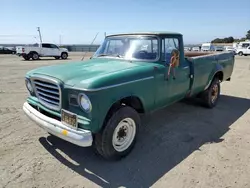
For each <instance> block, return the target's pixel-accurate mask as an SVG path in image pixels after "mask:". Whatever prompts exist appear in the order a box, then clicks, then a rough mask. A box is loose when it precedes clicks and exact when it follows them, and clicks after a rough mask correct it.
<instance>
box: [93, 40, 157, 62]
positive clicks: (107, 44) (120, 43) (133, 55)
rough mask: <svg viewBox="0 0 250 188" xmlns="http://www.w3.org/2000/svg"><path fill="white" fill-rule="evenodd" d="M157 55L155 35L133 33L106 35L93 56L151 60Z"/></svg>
mask: <svg viewBox="0 0 250 188" xmlns="http://www.w3.org/2000/svg"><path fill="white" fill-rule="evenodd" d="M158 55H159V49H158V39H157V37H155V36H136V35H133V36H114V37H107V38H106V39H105V41H104V42H103V43H102V45H101V46H100V47H99V48H98V50H97V51H96V53H95V54H94V56H93V57H94V58H98V57H108V58H110V57H111V58H122V59H126V60H149V61H153V60H156V59H157V58H158Z"/></svg>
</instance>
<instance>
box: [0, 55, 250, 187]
mask: <svg viewBox="0 0 250 188" xmlns="http://www.w3.org/2000/svg"><path fill="white" fill-rule="evenodd" d="M80 58H81V56H79V54H76V53H75V54H71V55H70V60H68V61H74V60H79V59H80ZM63 62H65V61H63V60H54V59H53V58H52V59H49V58H43V59H42V60H40V61H23V60H22V59H21V58H19V57H16V56H14V55H0V187H18V188H21V187H42V188H45V187H46V188H47V187H53V188H54V187H136V188H139V187H168V188H170V187H177V188H198V187H201V188H203V187H214V188H220V187H223V188H249V187H250V179H249V177H250V143H249V142H250V110H249V107H250V57H236V62H235V68H234V72H233V76H232V80H231V81H230V82H224V83H223V84H222V88H221V89H222V95H221V99H220V102H219V103H218V106H217V107H216V108H214V109H212V110H209V109H205V108H203V107H201V106H199V105H197V103H195V102H194V101H186V102H180V103H176V104H174V105H172V106H170V107H167V108H165V109H162V110H160V111H158V112H155V113H154V114H152V115H150V116H148V117H146V118H144V119H143V122H144V123H143V124H144V125H145V126H144V127H143V129H142V130H141V133H140V136H139V139H138V142H137V145H136V147H135V148H134V150H133V152H132V153H131V154H130V155H129V156H128V157H127V158H125V159H124V160H122V161H118V162H107V161H105V160H103V159H102V158H100V157H99V156H97V155H95V154H94V153H93V149H92V148H80V147H77V146H74V145H72V144H70V143H68V142H65V141H63V140H60V139H58V138H54V137H51V136H49V135H48V134H47V133H46V132H45V131H43V130H42V129H40V128H39V127H38V126H36V125H35V123H33V122H31V121H30V120H29V119H28V118H27V117H26V116H25V114H24V113H23V111H22V105H23V103H24V101H25V99H26V97H27V94H28V93H27V91H26V88H25V85H24V75H25V73H26V72H27V71H28V70H31V69H33V68H36V67H40V66H44V65H51V64H59V63H63Z"/></svg>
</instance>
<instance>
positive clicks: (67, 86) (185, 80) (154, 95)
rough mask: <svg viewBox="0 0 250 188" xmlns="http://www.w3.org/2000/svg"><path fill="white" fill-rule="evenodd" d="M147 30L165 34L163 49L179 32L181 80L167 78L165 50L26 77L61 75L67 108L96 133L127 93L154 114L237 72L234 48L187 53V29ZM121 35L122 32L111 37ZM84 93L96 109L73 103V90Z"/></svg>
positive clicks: (35, 102) (62, 67)
mask: <svg viewBox="0 0 250 188" xmlns="http://www.w3.org/2000/svg"><path fill="white" fill-rule="evenodd" d="M146 34H147V35H152V36H157V37H159V43H158V47H159V49H160V50H161V49H162V42H161V38H163V37H174V38H176V39H178V40H179V51H180V65H179V67H176V68H175V76H176V79H173V75H172V74H171V75H170V76H169V79H167V77H168V76H167V72H168V68H169V67H168V65H165V64H166V62H164V61H163V60H164V56H163V53H160V55H159V58H158V59H155V60H154V61H145V60H136V61H133V60H132V61H130V60H126V59H123V58H117V57H116V58H114V57H93V58H92V59H90V60H87V61H79V62H74V63H64V64H61V65H53V66H46V67H41V68H38V69H35V70H32V71H30V72H28V73H27V75H26V77H32V76H38V75H43V76H48V77H53V78H54V79H57V80H58V82H59V83H60V86H61V87H62V108H63V109H66V110H68V111H71V112H73V113H76V114H78V116H79V122H80V124H79V127H81V128H85V129H88V130H91V131H92V132H93V133H96V132H98V131H99V130H100V128H101V127H102V125H103V121H104V119H105V117H106V115H107V112H108V111H109V109H110V108H111V106H112V105H113V104H114V103H116V102H117V101H119V100H121V99H123V98H126V97H130V96H134V97H136V98H138V99H139V100H140V101H141V103H142V105H143V109H144V111H145V113H149V112H152V111H155V110H157V109H160V108H163V107H165V106H168V105H170V104H172V103H174V102H177V101H179V100H181V99H183V98H184V97H186V95H187V94H191V95H195V94H198V93H200V92H202V91H203V90H204V89H205V87H206V86H207V85H208V84H209V83H210V81H211V80H212V79H213V76H214V74H215V73H216V72H217V71H222V72H223V75H224V77H223V80H226V79H227V78H229V77H230V76H231V74H232V71H233V66H234V56H233V55H232V54H231V53H223V54H214V55H210V56H202V57H195V58H185V56H184V47H183V39H182V35H181V34H178V33H163V32H162V33H161V32H159V33H153V32H151V33H146ZM135 35H144V33H136V34H135ZM117 36H120V35H112V36H108V37H107V38H109V37H117ZM190 75H193V78H190ZM79 93H85V94H86V95H87V96H88V97H89V99H90V100H91V103H92V107H93V108H92V111H91V112H90V113H86V112H84V111H83V110H82V109H81V108H80V107H79V106H77V105H76V106H72V105H70V104H69V95H74V96H78V94H79ZM28 102H29V103H32V104H33V105H37V106H39V107H40V108H43V109H44V110H46V111H47V112H48V113H51V114H54V115H56V116H58V117H60V111H53V110H49V109H48V108H47V107H45V106H43V105H41V104H40V103H39V101H38V100H37V98H36V97H35V96H30V97H29V98H28Z"/></svg>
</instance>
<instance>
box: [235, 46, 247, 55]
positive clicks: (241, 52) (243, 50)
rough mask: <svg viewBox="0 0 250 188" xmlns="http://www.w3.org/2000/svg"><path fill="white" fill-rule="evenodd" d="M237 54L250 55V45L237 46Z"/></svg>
mask: <svg viewBox="0 0 250 188" xmlns="http://www.w3.org/2000/svg"><path fill="white" fill-rule="evenodd" d="M236 54H238V55H240V56H242V55H245V56H247V55H250V46H248V47H246V48H237V50H236Z"/></svg>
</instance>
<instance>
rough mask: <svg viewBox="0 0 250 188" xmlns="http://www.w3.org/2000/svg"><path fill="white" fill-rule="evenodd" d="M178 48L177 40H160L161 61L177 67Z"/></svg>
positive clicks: (178, 61)
mask: <svg viewBox="0 0 250 188" xmlns="http://www.w3.org/2000/svg"><path fill="white" fill-rule="evenodd" d="M179 53H180V48H179V40H178V39H177V38H165V39H163V40H162V54H163V56H162V57H163V58H164V59H163V60H165V62H166V64H167V65H169V64H170V63H171V64H173V63H174V64H176V66H179V63H180V56H179Z"/></svg>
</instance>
